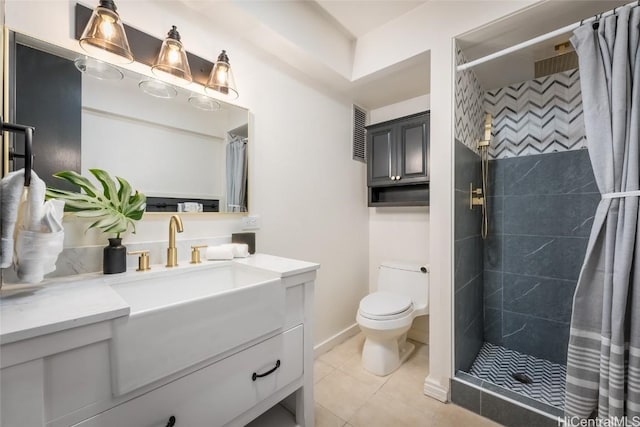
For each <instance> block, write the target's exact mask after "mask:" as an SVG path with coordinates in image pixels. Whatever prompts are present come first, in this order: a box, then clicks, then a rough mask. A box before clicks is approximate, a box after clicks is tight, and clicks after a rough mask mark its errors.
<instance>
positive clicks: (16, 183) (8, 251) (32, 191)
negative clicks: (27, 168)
mask: <svg viewBox="0 0 640 427" xmlns="http://www.w3.org/2000/svg"><path fill="white" fill-rule="evenodd" d="M44 192H45V184H44V181H42V180H41V179H40V178H38V175H36V173H35V172H34V171H31V185H30V186H29V187H25V186H24V169H19V170H17V171H15V172H11V173H9V174H7V175H6V176H5V177H4V178H2V180H1V181H0V200H1V206H2V236H0V239H1V241H0V268H7V267H9V266H11V263H12V261H13V252H14V241H15V237H16V225H17V224H19V225H21V226H22V227H23V228H24V229H27V230H32V231H39V230H40V226H41V221H42V216H43V204H44Z"/></svg>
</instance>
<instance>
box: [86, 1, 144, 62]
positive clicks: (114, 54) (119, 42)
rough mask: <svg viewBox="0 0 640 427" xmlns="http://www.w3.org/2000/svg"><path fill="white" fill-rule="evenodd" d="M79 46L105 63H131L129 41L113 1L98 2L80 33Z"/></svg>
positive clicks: (131, 56) (131, 55)
mask: <svg viewBox="0 0 640 427" xmlns="http://www.w3.org/2000/svg"><path fill="white" fill-rule="evenodd" d="M80 46H81V47H82V49H84V50H85V51H86V52H87V53H89V54H90V55H92V56H96V57H98V58H100V59H104V60H106V61H107V62H111V63H116V64H129V63H131V62H133V54H132V53H131V49H130V48H129V41H128V40H127V35H126V34H125V32H124V26H123V25H122V21H121V20H120V16H119V15H118V13H117V12H116V5H115V3H114V2H113V1H111V0H100V5H99V6H98V7H96V8H95V9H94V11H93V13H92V14H91V18H90V19H89V22H88V23H87V26H86V27H85V28H84V31H83V32H82V36H81V37H80Z"/></svg>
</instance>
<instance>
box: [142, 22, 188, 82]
mask: <svg viewBox="0 0 640 427" xmlns="http://www.w3.org/2000/svg"><path fill="white" fill-rule="evenodd" d="M151 72H152V73H153V74H155V75H156V76H158V77H163V78H167V77H168V78H169V79H170V80H172V81H174V82H176V81H177V80H186V81H187V82H189V83H191V82H192V81H193V78H192V77H191V68H190V67H189V61H188V60H187V53H186V52H185V50H184V47H183V46H182V42H180V33H178V31H177V29H176V26H175V25H174V26H172V27H171V29H170V30H169V33H167V38H166V39H164V42H162V47H161V48H160V53H159V54H158V58H157V59H156V62H155V63H154V64H153V66H152V67H151Z"/></svg>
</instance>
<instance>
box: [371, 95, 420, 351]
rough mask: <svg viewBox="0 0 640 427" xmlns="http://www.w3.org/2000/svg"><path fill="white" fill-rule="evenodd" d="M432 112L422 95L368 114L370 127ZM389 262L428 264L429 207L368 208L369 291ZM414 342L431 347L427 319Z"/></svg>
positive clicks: (413, 334)
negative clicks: (379, 270)
mask: <svg viewBox="0 0 640 427" xmlns="http://www.w3.org/2000/svg"><path fill="white" fill-rule="evenodd" d="M428 109H429V95H421V96H418V97H415V98H411V99H408V100H406V101H402V102H398V103H396V104H391V105H387V106H384V107H381V108H376V109H375V110H371V111H369V114H368V117H367V119H368V123H369V124H375V123H380V122H384V121H387V120H393V119H397V118H399V117H403V116H408V115H410V114H415V113H419V112H422V111H426V110H428ZM386 260H404V261H410V262H415V263H417V264H421V265H424V264H428V263H429V207H427V206H418V207H384V208H369V290H370V291H371V292H373V291H375V290H376V289H377V282H376V280H377V276H378V266H379V265H380V263H381V262H382V261H386ZM409 335H410V337H411V338H414V339H417V340H418V341H421V342H425V343H428V336H429V324H428V318H427V317H426V316H422V317H419V318H417V319H416V320H414V323H413V327H412V328H411V331H409Z"/></svg>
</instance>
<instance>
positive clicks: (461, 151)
mask: <svg viewBox="0 0 640 427" xmlns="http://www.w3.org/2000/svg"><path fill="white" fill-rule="evenodd" d="M455 158H456V164H455V242H454V252H455V256H454V257H455V260H454V262H455V270H454V284H455V296H454V300H455V349H456V350H455V365H456V370H458V369H462V370H468V369H469V368H470V367H471V364H472V363H473V360H474V359H475V357H476V354H478V351H479V350H480V347H482V343H483V341H484V340H483V331H484V326H483V320H484V319H483V309H482V300H483V285H482V282H483V265H482V251H483V243H482V238H481V237H480V221H481V216H480V210H479V209H478V208H476V209H474V210H470V209H469V183H471V182H472V183H473V185H474V186H476V187H477V186H479V183H480V157H479V156H478V155H477V154H476V153H474V152H473V151H471V150H470V149H469V148H468V147H467V146H466V145H464V144H462V143H461V142H460V141H456V144H455Z"/></svg>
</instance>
